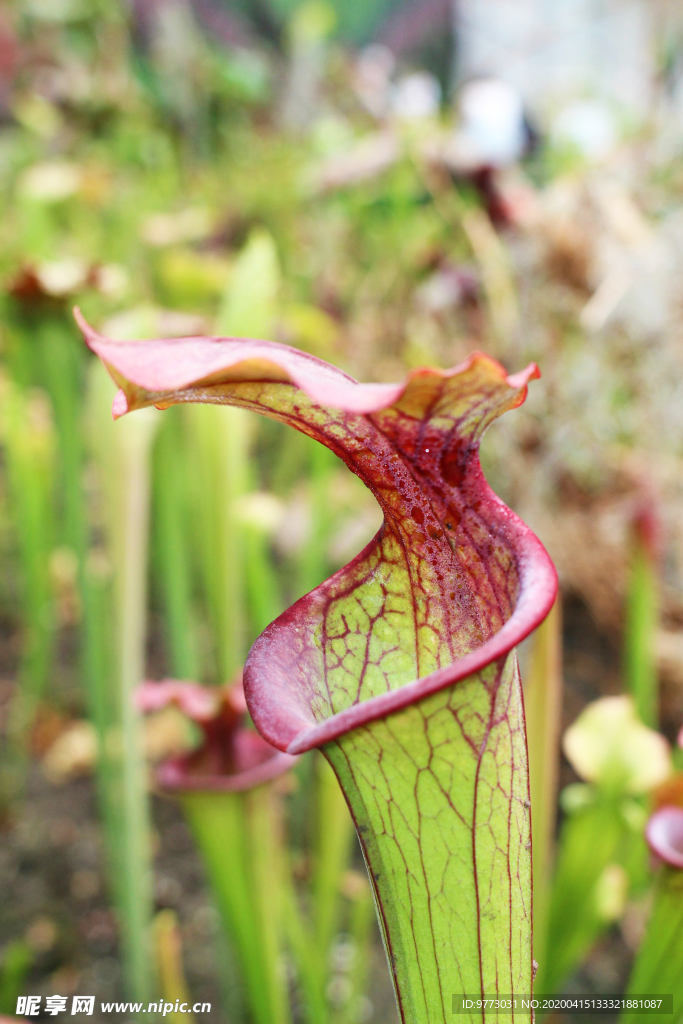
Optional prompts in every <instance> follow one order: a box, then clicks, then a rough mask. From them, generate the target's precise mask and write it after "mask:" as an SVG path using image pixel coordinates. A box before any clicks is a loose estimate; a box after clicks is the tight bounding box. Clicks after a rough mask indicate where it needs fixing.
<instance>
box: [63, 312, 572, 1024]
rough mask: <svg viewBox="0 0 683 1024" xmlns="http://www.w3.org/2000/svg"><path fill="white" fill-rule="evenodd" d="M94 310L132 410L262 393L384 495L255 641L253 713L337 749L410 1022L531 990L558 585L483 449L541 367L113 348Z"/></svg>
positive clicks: (300, 745) (249, 680)
mask: <svg viewBox="0 0 683 1024" xmlns="http://www.w3.org/2000/svg"><path fill="white" fill-rule="evenodd" d="M79 323H80V325H81V327H82V329H83V331H84V334H85V337H86V340H87V343H88V345H89V346H90V348H91V349H93V351H94V352H96V353H97V355H99V357H100V358H101V359H102V360H103V361H104V363H105V364H106V366H107V368H108V370H109V372H110V373H111V375H112V377H113V378H114V380H115V381H116V382H117V384H118V385H119V387H120V388H121V391H120V392H119V395H118V396H117V398H116V400H115V405H114V413H115V415H116V416H120V415H122V414H123V413H125V412H129V411H132V410H135V409H139V408H141V407H143V406H148V405H156V406H159V407H162V408H163V407H166V406H169V405H171V404H173V403H177V402H211V403H225V404H228V405H236V406H240V407H242V408H245V409H251V410H253V411H255V412H259V413H261V414H263V415H265V416H269V417H271V418H273V419H277V420H281V421H282V422H284V423H287V424H289V425H291V426H293V427H295V428H296V429H298V430H301V431H302V432H304V433H305V434H308V435H310V436H311V437H313V438H315V439H316V440H318V441H319V442H320V443H321V444H323V445H326V446H327V447H328V448H330V449H331V450H332V451H333V452H334V453H335V454H336V455H338V456H339V458H340V459H342V461H343V462H345V463H346V465H347V466H348V467H349V468H350V469H351V470H352V471H353V472H354V473H356V474H357V475H358V476H359V477H360V478H361V480H362V481H363V482H364V483H365V484H366V485H367V486H368V487H369V488H370V490H371V491H372V493H373V494H374V495H375V497H376V499H377V501H378V502H379V504H380V506H381V508H382V511H383V513H384V522H383V525H382V527H381V529H380V530H379V532H378V533H377V535H376V536H375V537H374V539H373V540H372V541H371V542H370V543H369V544H368V545H367V546H366V548H365V549H364V550H363V551H362V552H361V553H360V554H359V555H358V556H357V557H356V558H354V559H353V561H352V562H350V563H349V565H347V566H346V567H345V568H343V569H341V570H340V571H339V572H337V573H335V575H333V576H332V577H331V578H330V579H328V580H327V581H325V582H324V583H322V584H321V585H320V586H319V587H317V588H316V589H315V590H313V591H312V592H311V593H310V594H307V595H306V596H305V597H303V598H301V599H300V600H299V601H297V602H296V603H295V604H294V605H293V606H292V607H291V608H290V609H289V610H287V611H286V612H284V614H282V615H281V616H280V617H279V618H278V619H276V621H275V622H273V623H272V624H271V625H270V626H269V627H268V628H267V629H266V630H265V631H264V632H263V633H262V634H261V636H260V637H259V638H258V639H257V641H256V642H255V643H254V645H253V647H252V649H251V652H250V654H249V657H248V659H247V664H246V668H245V674H244V679H245V691H246V697H247V702H248V705H249V710H250V712H251V715H252V717H253V719H254V722H255V724H256V726H257V728H258V729H259V731H260V732H261V733H262V735H263V736H264V737H265V738H266V739H267V740H268V741H269V742H270V743H272V744H273V745H274V746H275V747H277V748H279V749H280V750H282V751H286V752H287V753H289V754H300V753H303V752H304V751H307V750H310V749H312V748H313V747H319V748H321V749H322V751H323V752H324V754H325V756H326V757H327V758H328V760H329V761H330V763H331V764H332V766H333V768H334V770H335V772H336V774H337V777H338V779H339V782H340V784H341V787H342V789H343V791H344V793H345V796H346V800H347V802H348V805H349V808H350V810H351V814H352V816H353V819H354V822H355V824H356V828H357V830H358V835H359V838H360V843H361V846H362V849H363V852H364V855H365V858H366V862H367V866H368V871H369V874H370V879H371V882H372V886H373V889H374V893H375V898H376V903H377V911H378V916H379V920H380V924H381V928H382V933H383V937H384V942H385V946H386V952H387V957H388V961H389V966H390V970H391V973H392V978H393V982H394V988H395V993H396V999H397V1003H398V1007H399V1012H400V1015H401V1018H402V1020H403V1021H404V1022H406V1024H407V1022H411V1024H427V1022H429V1024H438V1022H440V1021H446V1020H450V1019H451V1013H452V1010H453V999H454V997H456V996H458V995H462V994H473V995H475V997H476V996H478V995H480V994H482V993H485V994H486V995H487V996H488V995H495V994H497V993H499V994H503V993H505V994H513V993H520V994H525V993H529V992H531V989H532V980H533V959H532V924H531V922H532V893H531V823H530V803H529V783H528V770H527V752H526V737H525V727H524V713H523V705H522V694H521V684H520V678H519V672H518V668H517V660H516V656H515V652H514V648H515V645H516V644H517V643H518V642H519V641H520V640H522V639H523V638H524V637H525V636H527V635H528V634H529V633H530V632H531V631H532V630H533V629H534V628H535V627H536V626H537V625H538V624H539V623H540V622H541V621H542V619H543V618H544V617H545V615H546V614H547V612H548V610H549V609H550V607H551V605H552V603H553V600H554V597H555V593H556V586H557V582H556V576H555V571H554V569H553V566H552V564H551V562H550V560H549V558H548V555H547V554H546V552H545V550H544V549H543V547H542V546H541V544H540V543H539V541H538V540H537V539H536V537H535V536H534V535H533V534H532V533H531V532H530V531H529V530H528V528H527V527H526V526H525V525H524V524H523V523H522V522H520V520H519V519H518V518H517V517H516V516H515V515H514V514H513V513H512V512H511V511H510V510H509V509H508V508H506V507H505V506H504V505H503V504H502V502H501V501H500V500H499V499H498V498H497V497H496V496H495V494H494V493H493V492H492V491H491V489H490V488H489V486H488V484H487V482H486V480H485V479H484V476H483V473H482V471H481V467H480V464H479V457H478V449H479V442H480V440H481V437H482V435H483V433H484V431H485V430H486V428H487V427H488V426H489V425H490V424H491V423H492V422H493V420H495V419H496V418H497V417H498V416H500V415H501V414H502V413H503V412H506V411H507V410H509V409H513V408H515V407H516V406H518V405H520V404H521V403H522V402H523V401H524V398H525V396H526V389H527V384H528V382H529V380H530V379H531V378H533V377H535V376H537V375H538V371H537V369H536V367H535V366H534V365H531V366H529V367H528V368H527V369H526V370H523V371H522V372H521V373H517V374H515V375H513V376H508V375H507V374H506V372H505V370H504V369H503V368H502V367H501V366H500V365H499V364H498V363H496V362H495V361H494V360H492V359H490V358H488V357H487V356H484V355H480V354H475V355H472V356H471V357H470V358H469V359H468V360H467V361H466V362H464V363H463V364H461V365H460V366H457V367H455V368H454V369H451V370H445V371H444V370H437V369H431V368H426V369H419V370H414V371H412V372H411V373H410V374H409V375H408V377H407V379H406V380H405V382H403V383H401V384H359V383H357V382H356V381H355V380H353V379H352V378H350V377H349V376H347V375H346V374H345V373H343V372H342V371H341V370H338V369H336V368H335V367H333V366H330V365H328V364H327V363H324V362H322V361H320V360H319V359H316V358H313V357H312V356H310V355H307V354H305V353H303V352H300V351H297V350H295V349H291V348H289V347H287V346H284V345H279V344H275V343H272V342H265V341H252V340H246V339H236V338H228V339H226V338H184V339H174V340H160V341H151V342H140V343H136V342H129V343H115V342H112V341H109V340H108V339H106V338H104V337H102V336H101V335H99V334H98V333H97V332H95V331H94V330H93V329H92V328H90V327H89V326H88V324H87V323H86V322H85V321H84V320H83V318H82V317H80V315H79ZM530 1013H531V1012H530V1011H526V1013H525V1014H522V1015H521V1017H520V1014H519V1013H516V1014H514V1016H515V1018H516V1019H524V1018H525V1017H526V1019H530ZM476 1018H477V1019H481V1014H480V1013H477V1015H476ZM464 1019H467V1015H466V1014H465V1016H464ZM473 1019H474V1017H473ZM498 1019H499V1020H504V1019H506V1018H505V1016H503V1017H500V1016H499V1017H498Z"/></svg>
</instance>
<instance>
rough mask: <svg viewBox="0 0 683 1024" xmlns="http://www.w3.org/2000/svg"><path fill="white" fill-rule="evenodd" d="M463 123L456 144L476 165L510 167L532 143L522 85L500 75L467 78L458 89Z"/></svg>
mask: <svg viewBox="0 0 683 1024" xmlns="http://www.w3.org/2000/svg"><path fill="white" fill-rule="evenodd" d="M457 109H458V113H459V115H460V126H459V128H458V131H457V134H456V141H457V146H458V148H459V150H460V152H461V154H462V158H463V159H464V160H465V161H466V162H471V163H472V164H473V165H475V166H485V167H508V166H509V165H510V164H514V163H516V162H517V161H518V160H519V159H520V157H521V156H522V155H523V153H524V150H525V149H526V147H527V145H528V143H529V130H528V127H527V123H526V118H525V115H524V103H523V100H522V96H521V94H520V92H519V89H516V88H515V86H513V85H510V83H509V82H504V81H503V80H502V79H500V78H481V79H474V80H473V81H471V82H466V83H465V85H463V87H462V89H460V92H459V93H458V98H457Z"/></svg>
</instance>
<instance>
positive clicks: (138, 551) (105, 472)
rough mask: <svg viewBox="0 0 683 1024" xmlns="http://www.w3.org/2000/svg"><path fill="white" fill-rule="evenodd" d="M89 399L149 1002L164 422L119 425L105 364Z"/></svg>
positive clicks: (134, 945) (117, 828) (116, 866)
mask: <svg viewBox="0 0 683 1024" xmlns="http://www.w3.org/2000/svg"><path fill="white" fill-rule="evenodd" d="M91 396H92V400H93V403H94V405H95V408H96V410H97V419H95V420H94V422H93V427H94V444H95V456H96V461H97V467H98V470H99V474H100V483H101V488H102V497H103V499H104V506H105V507H104V521H103V526H104V528H105V531H106V539H107V543H106V550H107V556H108V558H109V560H110V563H111V568H112V580H111V584H112V585H111V605H110V607H111V609H112V623H113V630H112V633H111V634H110V636H109V642H110V644H111V650H112V653H113V654H114V658H113V671H112V676H113V681H114V692H115V694H116V697H115V700H114V701H113V702H112V704H110V705H109V707H108V708H107V707H103V708H102V709H101V712H102V714H103V717H105V716H106V715H107V711H108V712H109V714H110V715H111V718H110V720H109V721H108V723H106V725H105V723H104V722H101V723H100V725H101V726H103V727H104V728H103V730H102V731H101V732H100V745H101V754H102V758H103V761H104V763H105V765H106V767H105V769H104V774H103V776H102V780H103V784H104V785H106V786H108V787H112V790H113V791H110V792H108V793H107V794H106V795H105V801H106V803H107V805H108V806H109V808H110V831H109V835H108V837H107V839H108V846H109V858H110V867H111V871H112V876H113V890H114V894H115V899H116V903H117V907H118V910H119V916H120V925H121V940H122V947H123V960H124V972H125V978H126V985H127V988H128V991H129V993H130V995H131V998H133V999H136V1000H140V1001H143V1002H144V1001H148V1000H149V999H150V998H151V996H152V992H153V987H154V980H153V979H154V974H153V958H152V950H151V936H150V922H151V914H152V878H151V846H150V827H149V807H148V798H147V788H146V777H147V772H146V766H145V761H144V757H143V752H142V737H141V728H140V717H139V714H138V712H137V711H136V709H135V705H134V702H133V692H134V690H135V688H136V687H137V686H138V685H139V683H140V682H141V680H142V679H143V678H144V675H145V636H146V620H147V542H148V532H149V502H150V451H151V444H152V440H153V435H154V431H155V428H156V425H157V422H158V421H157V414H156V413H155V412H150V413H149V414H148V415H147V416H146V417H144V418H143V419H142V420H141V421H140V422H139V423H138V424H137V425H133V423H132V421H131V423H130V424H129V423H127V422H126V423H123V424H116V425H115V424H113V423H112V422H111V419H110V418H109V416H108V404H109V403H108V402H107V397H111V388H110V385H109V383H108V381H107V380H106V378H105V377H104V375H102V374H101V372H99V370H98V371H97V372H96V373H93V376H92V378H91ZM103 410H104V413H103ZM105 416H106V417H107V418H106V419H105ZM122 427H123V429H121V428H122Z"/></svg>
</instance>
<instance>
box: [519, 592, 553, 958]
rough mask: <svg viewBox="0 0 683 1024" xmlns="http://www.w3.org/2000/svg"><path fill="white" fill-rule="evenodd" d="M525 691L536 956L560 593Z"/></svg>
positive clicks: (544, 921) (543, 938)
mask: <svg viewBox="0 0 683 1024" xmlns="http://www.w3.org/2000/svg"><path fill="white" fill-rule="evenodd" d="M528 679H529V682H528V685H527V687H526V689H525V696H524V703H525V707H526V722H527V743H528V749H529V783H530V790H531V823H532V835H533V866H534V956H535V958H536V960H537V961H538V962H539V964H540V963H543V962H544V960H545V957H546V956H547V945H546V943H547V930H548V912H549V899H550V886H551V880H552V878H551V876H552V867H553V857H554V848H555V821H556V813H557V812H556V807H557V784H558V767H559V743H560V725H561V716H562V612H561V608H560V599H559V597H558V598H557V600H556V601H555V604H554V606H553V608H552V610H551V612H550V613H549V615H548V617H547V619H546V620H545V622H543V623H542V624H541V625H540V626H539V627H538V629H537V630H536V632H535V633H534V638H533V647H532V651H531V659H530V664H529V673H528Z"/></svg>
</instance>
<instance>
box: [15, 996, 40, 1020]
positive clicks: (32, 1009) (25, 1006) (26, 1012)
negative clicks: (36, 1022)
mask: <svg viewBox="0 0 683 1024" xmlns="http://www.w3.org/2000/svg"><path fill="white" fill-rule="evenodd" d="M39 1012H40V996H19V998H18V999H17V1013H20V1014H21V1015H22V1016H23V1017H37V1016H38V1013H39Z"/></svg>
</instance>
